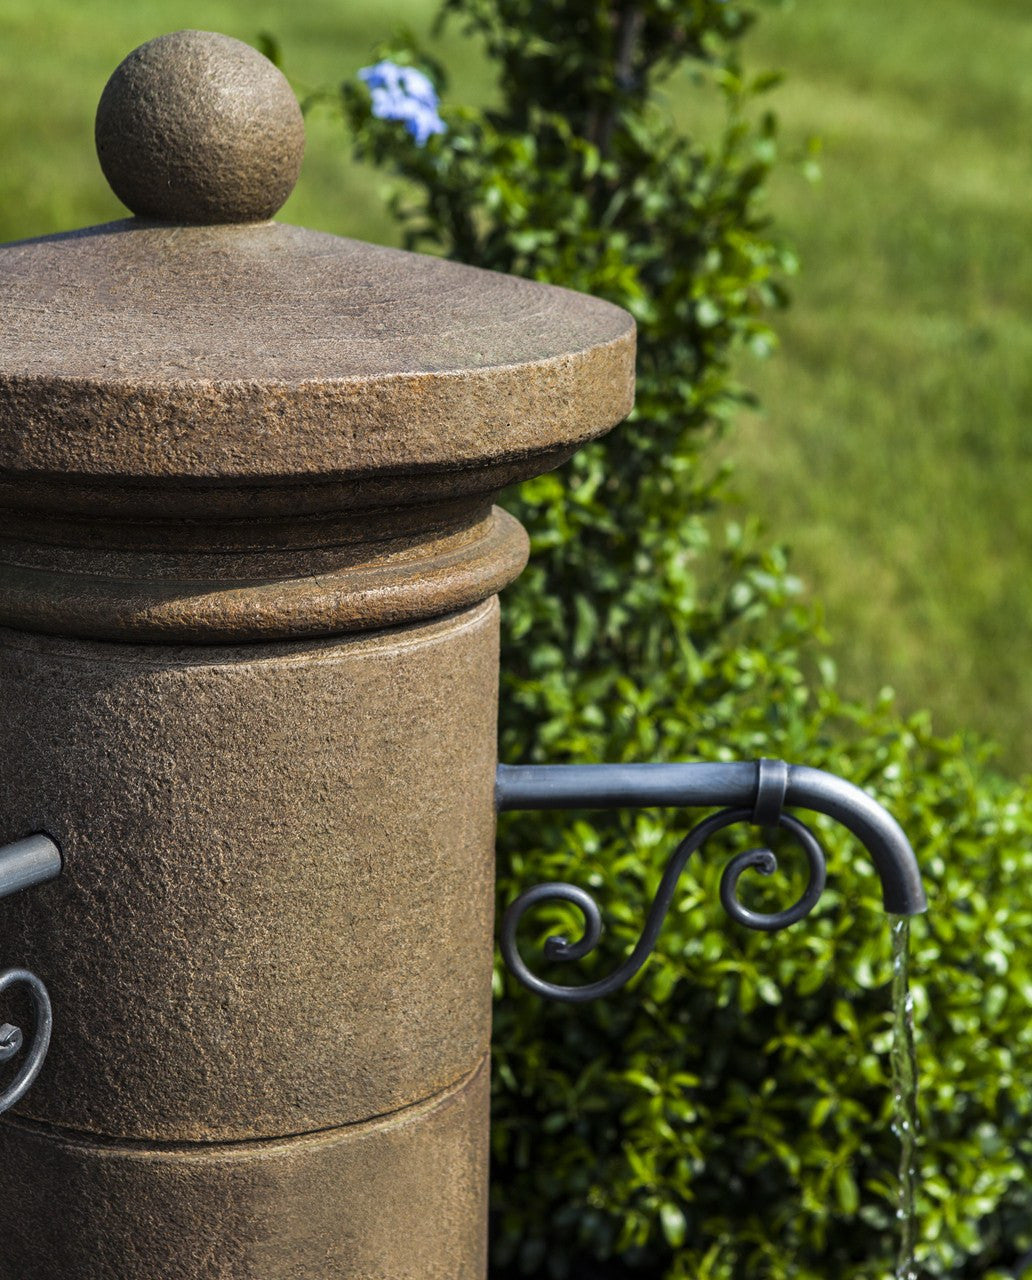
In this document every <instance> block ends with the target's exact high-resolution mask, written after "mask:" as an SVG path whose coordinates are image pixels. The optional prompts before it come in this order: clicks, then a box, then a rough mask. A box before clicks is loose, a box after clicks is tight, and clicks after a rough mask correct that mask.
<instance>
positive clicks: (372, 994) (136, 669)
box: [0, 601, 498, 1141]
mask: <svg viewBox="0 0 1032 1280" xmlns="http://www.w3.org/2000/svg"><path fill="white" fill-rule="evenodd" d="M497 619H498V607H497V604H496V603H495V602H493V601H492V602H489V603H487V604H484V605H480V606H478V607H477V608H475V609H473V610H470V611H467V612H464V613H459V614H455V615H452V616H451V617H449V618H446V619H443V620H440V621H436V622H431V623H427V624H424V625H421V626H413V627H410V628H406V629H401V630H396V631H387V632H375V633H373V634H371V635H369V636H367V637H354V638H352V639H344V640H339V641H323V642H317V643H309V644H285V645H271V644H269V645H259V646H251V647H247V648H234V647H225V648H207V647H202V646H192V647H189V648H181V649H166V648H159V647H154V648H152V647H148V646H141V645H132V646H130V645H99V644H88V643H79V642H75V641H67V640H52V639H47V638H44V637H34V636H28V635H22V634H19V633H16V632H10V631H6V632H0V715H2V719H3V722H4V725H5V730H4V733H3V735H0V776H2V777H3V779H4V806H3V821H2V826H0V841H4V840H7V839H9V838H12V837H13V836H14V835H19V834H23V833H24V832H25V831H32V830H41V831H46V832H48V833H49V834H50V835H51V836H52V837H53V838H54V839H55V840H56V841H57V842H58V844H59V845H60V847H61V850H62V853H63V855H64V862H65V866H64V871H63V873H62V875H61V876H60V877H59V879H57V880H56V881H54V882H53V884H51V885H48V886H45V887H43V888H41V889H39V890H37V891H34V892H33V893H31V894H28V893H27V894H22V895H20V896H18V897H12V898H8V899H5V900H3V901H0V937H2V938H3V939H4V955H5V956H16V957H17V958H18V961H19V963H21V964H25V965H27V966H28V967H29V968H32V969H33V970H34V971H35V972H37V973H39V974H40V975H41V976H43V977H44V979H45V981H46V983H47V985H48V987H49V988H50V992H51V997H52V1000H53V1003H54V1008H55V1011H56V1012H55V1019H56V1021H55V1033H54V1038H53V1041H52V1044H51V1050H50V1054H49V1057H48V1059H47V1062H46V1065H45V1066H44V1069H43V1073H42V1075H41V1076H40V1078H39V1080H38V1081H37V1083H36V1085H35V1087H34V1088H33V1089H32V1090H31V1091H30V1093H29V1094H28V1095H27V1097H26V1098H25V1099H24V1101H23V1102H22V1103H21V1104H20V1107H19V1114H22V1115H28V1116H32V1117H34V1118H36V1119H40V1120H45V1121H47V1122H48V1123H50V1124H56V1125H61V1126H64V1127H67V1128H70V1129H76V1130H89V1131H92V1132H95V1133H102V1134H107V1135H111V1136H115V1137H125V1138H137V1139H139V1138H157V1139H162V1140H166V1141H174V1140H182V1139H191V1140H195V1141H201V1140H204V1141H218V1140H231V1139H243V1138H252V1137H271V1136H276V1135H280V1134H293V1133H301V1132H306V1131H311V1130H315V1129H325V1128H329V1127H331V1126H333V1125H339V1124H344V1123H347V1122H350V1121H355V1120H362V1119H366V1118H368V1117H370V1116H374V1115H379V1114H382V1113H385V1112H388V1111H393V1110H396V1109H397V1108H398V1107H402V1106H405V1105H408V1104H410V1103H413V1102H417V1101H419V1100H420V1099H422V1098H425V1097H427V1096H429V1095H430V1094H433V1093H436V1092H438V1091H439V1090H441V1089H443V1088H445V1087H446V1086H447V1085H448V1084H450V1083H451V1082H452V1081H454V1080H456V1079H458V1078H459V1077H461V1076H463V1075H464V1074H466V1073H467V1072H468V1071H469V1070H470V1069H471V1068H472V1067H473V1065H474V1064H475V1063H476V1062H477V1060H478V1059H479V1058H480V1057H481V1056H482V1054H483V1053H484V1052H485V1051H486V1049H487V1046H488V1040H489V1036H490V1025H491V953H492V917H493V883H494V877H493V872H494V849H493V845H494V813H493V802H492V797H493V788H494V770H495V760H496V746H495V714H496V704H497V670H498V666H497V664H498V637H497Z"/></svg>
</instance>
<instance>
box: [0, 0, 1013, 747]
mask: <svg viewBox="0 0 1032 1280" xmlns="http://www.w3.org/2000/svg"><path fill="white" fill-rule="evenodd" d="M433 11H434V5H433V3H432V2H431V0H394V3H392V4H390V5H383V4H374V3H372V2H371V0H352V2H351V3H350V4H348V5H346V6H345V5H343V4H331V3H326V2H324V0H307V2H306V3H303V4H296V3H295V4H293V5H286V4H283V3H274V2H272V0H254V2H252V3H249V4H244V3H241V2H240V0H205V2H204V3H200V2H196V0H136V2H135V3H130V2H129V0H113V2H109V3H107V4H105V5H103V6H95V5H80V4H75V3H73V0H35V2H34V3H32V4H29V3H28V2H27V0H17V2H15V0H0V30H2V31H3V41H2V44H0V159H2V163H0V239H14V238H17V237H20V236H29V235H34V234H40V233H43V232H47V231H52V230H57V229H61V228H65V227H70V226H76V225H82V224H85V223H90V222H98V221H103V220H105V219H107V218H111V217H117V216H120V212H121V210H120V206H119V205H118V204H117V202H116V201H115V200H114V197H112V196H111V195H110V193H108V191H107V189H106V185H105V183H104V180H103V178H102V176H101V174H100V171H99V168H98V167H97V164H96V160H95V158H94V153H93V145H92V120H93V111H94V109H95V105H96V100H97V97H98V96H99V93H100V90H101V88H102V86H103V83H104V81H105V79H106V77H107V75H108V73H109V72H110V71H111V70H112V69H113V67H114V66H115V65H116V63H117V62H118V61H119V60H120V59H121V57H122V56H124V54H125V53H127V52H128V51H129V49H131V48H132V47H134V46H135V45H136V44H138V43H140V42H141V41H142V40H144V39H147V38H149V37H150V36H152V35H155V34H159V33H161V32H164V31H170V30H174V29H176V28H177V27H184V26H198V27H204V28H207V29H216V30H223V31H226V32H228V33H229V34H231V35H236V36H239V37H240V38H242V39H245V40H250V41H253V40H254V39H255V37H256V35H257V34H258V32H260V31H263V30H269V31H272V32H275V33H276V34H277V35H278V36H279V38H280V40H281V43H282V46H283V52H284V56H285V59H286V63H287V70H288V72H289V73H290V74H291V76H292V78H293V79H294V80H295V82H296V83H299V84H300V85H301V86H302V87H305V88H307V87H313V86H316V85H326V84H332V83H334V82H336V81H338V80H340V79H341V78H343V77H344V76H347V75H351V74H353V72H354V71H355V69H356V68H357V67H359V66H361V65H362V64H363V63H364V62H365V61H366V60H367V59H368V56H369V53H370V49H371V46H372V44H373V43H374V42H375V40H376V39H378V38H380V37H381V36H383V35H385V34H388V33H389V30H390V27H391V26H392V25H397V24H399V23H407V24H409V25H410V26H412V27H413V28H415V29H416V30H417V31H423V32H425V31H426V30H427V29H428V27H429V25H430V21H431V17H432V14H433ZM1028 19H1029V8H1028V0H938V3H936V4H935V5H934V6H929V5H928V4H927V3H926V0H897V3H896V4H894V5H892V6H891V7H890V6H885V5H880V4H855V3H854V4H848V3H846V0H805V3H802V2H801V3H799V4H798V5H797V6H795V7H790V8H785V9H782V10H780V11H774V12H772V13H771V14H769V15H765V16H764V18H763V20H762V21H761V23H760V25H759V27H758V29H757V33H756V36H755V38H754V39H753V40H752V61H753V63H754V64H755V65H756V66H757V67H758V68H759V67H765V66H778V67H783V68H784V69H785V70H786V71H787V73H788V80H787V83H786V86H785V87H784V88H783V89H781V90H779V91H778V93H777V94H776V95H775V96H774V99H773V105H774V106H775V107H776V108H777V110H778V111H779V113H780V114H781V116H782V119H783V122H784V133H785V137H786V140H787V142H788V144H789V147H790V148H792V147H801V145H802V142H803V140H804V139H805V137H806V136H807V135H810V134H815V133H816V134H819V135H821V136H822V137H823V139H824V146H825V151H824V159H823V168H824V179H823V181H822V183H821V184H819V185H818V186H817V187H810V186H808V185H807V184H806V183H805V182H804V181H803V180H802V179H801V178H800V177H798V176H796V175H794V174H792V173H785V174H783V175H782V177H781V179H780V180H779V181H778V183H777V184H776V186H775V188H774V191H773V193H772V209H773V211H774V213H775V215H776V219H777V222H778V223H779V224H780V226H781V227H782V228H783V230H784V233H785V236H786V238H787V239H789V240H790V241H792V242H794V243H795V244H796V245H797V246H798V248H799V250H800V254H801V257H802V260H803V271H802V274H801V276H800V278H799V280H798V282H797V284H796V286H795V299H796V300H795V306H794V308H793V310H792V311H791V312H790V313H789V314H788V315H787V316H786V317H785V318H784V320H783V321H782V322H781V329H782V333H783V349H782V352H781V354H780V355H779V356H778V357H776V358H775V359H774V360H773V361H771V362H770V363H769V364H767V365H766V366H764V367H762V368H759V369H757V368H756V367H754V366H750V367H749V368H748V369H747V370H746V374H747V377H748V379H749V380H750V381H751V382H752V383H753V384H754V385H757V386H758V388H759V390H760V393H761V396H762V399H763V401H764V405H765V407H764V410H763V412H762V413H761V414H759V415H751V416H747V417H746V418H745V419H744V420H743V421H742V422H741V423H740V425H739V427H738V428H737V430H736V431H735V432H734V433H733V435H732V438H731V441H730V443H729V445H728V446H727V448H728V452H729V454H730V456H732V457H733V458H734V459H735V460H736V461H737V462H738V466H739V479H738V482H737V488H738V490H739V492H740V493H741V495H742V500H743V503H744V504H745V505H747V506H748V507H749V508H750V509H754V510H757V511H759V512H760V513H761V514H762V515H763V516H764V517H765V519H766V521H767V523H768V526H769V528H770V530H771V532H772V534H773V535H774V536H776V537H777V538H778V539H780V540H784V541H787V542H789V543H791V544H792V545H793V546H794V548H795V560H796V567H797V569H798V570H799V572H800V573H801V574H802V576H803V577H804V579H805V580H807V581H808V582H809V583H811V584H812V587H813V590H814V593H815V595H816V596H817V597H818V598H820V599H822V600H823V601H824V604H825V617H826V621H827V624H828V626H829V628H830V629H831V631H832V633H833V635H834V636H835V638H836V643H837V649H838V652H839V655H840V666H841V668H842V671H843V677H844V680H845V682H846V684H847V686H848V687H849V688H851V689H852V690H853V691H854V692H857V693H859V694H861V695H862V696H873V694H874V693H875V691H876V690H877V689H878V688H879V687H880V686H882V685H884V684H891V685H893V686H894V687H895V688H896V689H897V690H898V691H899V693H900V696H901V699H902V701H903V703H904V704H905V705H906V706H908V707H916V706H918V705H928V706H930V707H931V708H932V709H933V711H934V712H935V713H936V720H937V723H938V724H939V726H940V727H941V728H942V729H944V730H946V729H952V728H955V727H974V728H978V729H982V730H985V731H988V732H989V733H991V734H992V735H993V736H996V737H999V738H1000V739H1001V740H1002V741H1003V742H1004V743H1005V746H1006V750H1007V760H1008V762H1009V763H1010V764H1011V765H1012V766H1013V767H1015V768H1017V769H1021V770H1026V769H1028V768H1029V766H1030V762H1032V717H1030V715H1029V714H1028V712H1029V709H1030V708H1032V662H1030V661H1029V657H1028V655H1029V653H1030V651H1032V502H1030V501H1029V500H1028V498H1027V493H1028V490H1029V488H1030V483H1032V433H1029V432H1028V430H1027V429H1026V422H1025V420H1026V419H1027V418H1028V417H1029V416H1030V411H1032V252H1030V251H1029V244H1028V240H1029V232H1028V226H1029V212H1028V210H1029V207H1030V197H1032V180H1030V166H1029V161H1028V141H1027V134H1028V121H1029V119H1030V118H1032V76H1030V75H1029V73H1028V67H1029V66H1030V65H1032V23H1030V22H1029V20H1028ZM439 48H440V51H441V52H442V53H443V55H444V56H445V58H446V60H447V61H448V63H449V64H450V65H451V66H452V68H453V69H454V72H455V85H454V94H455V96H456V97H460V98H461V97H472V98H474V99H480V98H482V97H483V96H484V94H485V93H487V92H488V91H489V86H488V82H487V79H486V74H485V69H484V65H483V61H482V59H481V58H480V56H479V53H478V51H477V50H476V49H475V48H472V47H470V46H469V45H468V43H467V42H465V41H464V40H463V39H462V37H461V36H459V35H458V34H457V33H456V32H452V33H451V34H450V35H449V36H448V38H447V39H446V40H445V41H444V42H443V43H442V44H441V45H440V46H439ZM697 101H698V98H697V96H696V94H695V93H694V92H693V91H692V90H690V89H689V88H688V87H687V86H680V87H678V86H675V87H674V88H673V90H672V103H673V106H674V108H675V110H676V111H677V113H678V115H679V116H680V117H681V118H682V119H684V120H685V121H686V122H690V121H691V119H692V118H693V113H694V112H695V111H696V105H695V104H696V102H697ZM383 186H384V182H383V179H382V178H381V177H380V176H379V175H376V174H373V173H370V172H369V171H367V170H363V169H361V168H360V167H357V166H355V165H353V164H352V163H351V162H350V161H349V160H348V158H347V155H346V139H345V138H344V136H343V133H342V130H341V126H340V125H339V123H337V122H336V121H334V120H332V119H331V118H330V117H329V116H328V115H319V114H316V115H315V116H314V117H313V118H311V119H310V122H309V148H308V156H307V158H306V162H305V169H304V171H303V173H302V178H301V182H300V184H299V189H298V191H297V193H296V194H295V195H294V196H293V197H292V198H291V200H290V202H289V203H288V204H287V206H286V208H285V210H284V213H283V217H284V218H286V219H287V220H289V221H293V222H299V223H304V224H307V225H309V226H314V227H319V228H324V229H327V230H332V231H336V232H339V233H342V234H349V235H358V236H362V237H364V238H367V239H375V240H381V241H388V242H391V241H394V240H395V239H396V235H395V231H394V228H393V226H392V225H391V223H390V221H389V219H388V217H387V215H386V214H385V212H384V210H383V205H382V202H381V199H380V193H381V190H382V188H383Z"/></svg>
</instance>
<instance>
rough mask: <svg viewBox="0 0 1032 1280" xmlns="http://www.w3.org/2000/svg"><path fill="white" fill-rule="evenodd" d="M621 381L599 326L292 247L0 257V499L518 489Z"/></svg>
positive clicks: (593, 424)
mask: <svg viewBox="0 0 1032 1280" xmlns="http://www.w3.org/2000/svg"><path fill="white" fill-rule="evenodd" d="M633 378H634V322H633V320H632V319H631V317H630V316H629V315H628V314H627V313H626V312H625V311H622V310H620V308H618V307H614V306H612V305H611V304H609V303H606V302H601V301H598V300H597V299H594V298H587V297H584V296H583V295H580V294H575V293H571V292H570V291H569V290H565V289H557V288H553V287H551V286H548V285H542V284H537V283H534V282H532V281H527V280H518V279H515V278H513V277H510V276H503V275H499V274H497V273H495V272H490V271H481V270H478V269H477V268H474V267H467V266H462V265H460V264H458V263H454V262H445V261H443V260H441V259H439V258H431V257H426V256H424V255H419V254H411V253H403V252H401V251H400V250H397V249H384V248H380V247H376V246H371V245H364V244H360V243H358V242H357V241H354V240H345V239H341V238H338V237H335V236H329V235H324V234H321V233H317V232H312V231H304V230H300V229H299V228H296V227H290V226H282V225H279V224H265V225H260V226H237V227H167V226H155V225H153V224H146V223H142V224H136V223H133V222H121V223H111V224H109V225H107V226H103V227H95V228H91V229H88V230H86V231H80V232H72V233H70V234H67V235H59V236H50V237H47V238H45V239H42V240H35V241H25V242H22V243H20V244H14V245H7V246H4V247H0V477H14V476H20V477H31V476H50V475H53V474H60V473H70V474H71V475H74V476H77V477H80V478H84V477H88V476H93V477H104V478H129V479H132V478H136V479H141V480H143V479H145V480H148V481H149V482H151V483H153V481H154V480H155V479H162V480H165V481H168V480H169V479H172V478H175V477H188V478H193V479H202V480H204V479H207V480H209V481H211V480H216V479H217V480H219V481H221V483H222V484H223V485H226V484H227V482H228V481H230V480H237V481H240V482H245V481H247V480H253V479H256V478H259V479H262V478H263V479H264V480H265V481H266V482H269V481H283V480H284V479H286V478H288V477H292V478H293V480H294V482H295V483H297V481H299V480H301V479H303V478H306V477H307V478H317V477H327V478H329V477H339V476H357V475H361V476H366V475H369V476H382V475H384V474H412V473H413V472H419V473H421V474H425V475H426V476H427V480H426V483H427V484H428V485H430V486H431V487H432V486H433V483H434V481H433V476H434V474H435V473H436V472H438V471H441V470H448V469H456V468H461V469H463V470H469V469H472V468H476V467H481V466H485V467H490V466H492V465H497V464H499V463H502V462H506V461H508V462H509V463H512V464H518V465H517V466H516V468H515V469H516V470H518V472H519V473H520V474H522V475H524V476H527V475H533V474H537V472H538V471H539V470H541V469H546V468H547V467H548V466H549V465H552V466H554V465H556V463H557V462H558V461H560V460H561V457H562V456H563V450H565V454H566V456H568V454H569V453H571V452H572V451H573V449H574V448H575V447H576V446H577V445H578V444H581V443H583V442H584V441H586V440H588V439H591V438H593V437H595V436H598V435H601V434H602V433H603V432H605V431H607V430H608V429H609V428H610V427H612V426H613V425H615V423H617V422H619V421H620V419H621V418H623V417H624V416H625V415H626V413H627V412H628V410H629V409H630V406H631V401H632V389H633ZM539 457H541V458H544V459H545V461H544V464H543V465H542V466H539V463H538V458H539Z"/></svg>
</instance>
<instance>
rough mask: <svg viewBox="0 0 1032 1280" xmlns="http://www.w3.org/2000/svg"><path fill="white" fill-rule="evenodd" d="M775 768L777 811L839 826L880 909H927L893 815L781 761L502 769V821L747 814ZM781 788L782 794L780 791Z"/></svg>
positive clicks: (826, 777) (827, 776) (830, 778)
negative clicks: (663, 812) (582, 815)
mask: <svg viewBox="0 0 1032 1280" xmlns="http://www.w3.org/2000/svg"><path fill="white" fill-rule="evenodd" d="M771 766H774V769H775V771H776V776H777V781H776V783H775V784H774V785H776V786H777V788H778V790H779V793H780V794H779V800H780V803H781V804H783V805H784V807H786V808H795V809H809V810H811V811H812V812H814V813H822V814H825V815H826V816H827V817H829V818H833V819H834V820H835V821H836V822H840V823H841V824H842V825H843V826H844V827H846V828H847V829H848V830H849V831H851V832H852V833H853V835H855V836H856V838H857V839H858V840H859V841H860V843H861V844H862V845H863V847H864V848H865V849H866V850H867V852H868V853H869V854H870V856H871V859H872V861H873V862H874V865H875V868H876V870H877V872H878V875H879V877H880V879H881V885H882V902H883V903H884V906H885V910H886V911H888V912H890V913H891V914H893V915H901V916H913V915H920V914H921V913H922V912H924V911H927V909H928V900H927V898H926V896H925V891H924V886H923V885H922V883H921V871H920V868H919V867H918V864H917V858H916V857H915V856H914V851H913V849H912V848H911V846H910V841H909V840H908V839H907V837H906V835H905V834H904V832H903V829H902V828H901V827H900V825H899V823H898V822H897V821H896V819H895V818H893V817H892V815H891V814H890V813H889V812H888V810H886V809H885V808H883V807H882V806H881V805H880V804H879V803H878V802H877V801H876V800H874V799H873V798H872V797H871V796H869V795H868V794H867V793H866V792H865V791H861V790H860V788H859V787H856V786H854V785H853V783H851V782H847V781H846V780H845V779H844V778H839V777H837V776H836V775H835V774H832V773H826V772H825V771H824V770H822V769H812V768H810V767H809V766H808V765H799V764H793V765H786V764H783V763H782V762H781V761H758V760H749V761H741V762H737V763H734V764H708V763H686V764H587V765H580V764H573V765H566V764H556V765H550V764H546V765H505V764H502V765H499V766H498V772H497V776H496V785H495V801H496V805H497V808H498V811H499V812H500V813H502V812H507V811H509V810H515V809H650V808H668V807H669V808H711V807H713V806H718V805H719V806H727V807H731V808H743V809H750V810H752V811H753V813H754V814H755V813H756V812H757V808H758V806H759V804H760V802H761V800H763V801H764V803H769V799H770V798H769V795H767V796H766V797H764V796H763V794H762V793H763V792H764V790H765V789H767V790H769V786H770V785H771V783H770V779H769V778H765V769H766V770H767V771H768V773H770V772H771V770H770V767H771ZM782 787H783V790H781V788H782Z"/></svg>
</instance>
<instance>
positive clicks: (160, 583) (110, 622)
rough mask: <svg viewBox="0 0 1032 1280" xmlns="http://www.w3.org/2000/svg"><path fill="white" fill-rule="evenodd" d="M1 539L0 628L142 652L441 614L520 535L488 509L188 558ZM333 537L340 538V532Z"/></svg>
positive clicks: (504, 575)
mask: <svg viewBox="0 0 1032 1280" xmlns="http://www.w3.org/2000/svg"><path fill="white" fill-rule="evenodd" d="M92 532H93V533H94V546H93V547H92V548H89V549H77V548H73V547H68V546H61V545H58V546H54V545H46V544H44V545H40V544H38V543H29V542H26V541H15V540H14V539H10V538H3V537H2V536H0V625H4V626H9V627H17V628H20V629H23V630H31V631H41V632H44V633H47V634H50V635H73V636H88V637H94V638H98V639H106V640H136V641H146V642H150V643H173V644H174V643H177V642H179V641H182V640H189V641H191V642H195V643H205V644H206V643H220V642H223V641H235V642H240V641H248V640H279V639H289V638H302V637H306V636H328V635H338V634H340V633H341V632H344V631H365V630H369V629H372V628H377V627H385V626H395V625H397V624H399V623H404V622H409V621H412V620H414V619H419V618H424V617H426V616H427V615H428V614H430V615H435V614H436V615H440V614H444V613H449V612H452V611H454V610H457V609H462V608H464V607H466V606H468V605H471V604H474V603H477V602H479V601H481V600H483V599H484V597H485V596H487V595H491V594H493V593H494V592H496V591H498V590H500V589H501V588H502V587H504V586H505V585H506V584H507V583H509V582H511V581H512V580H513V578H515V577H516V575H517V574H518V573H519V572H520V571H521V570H522V568H523V566H524V565H525V564H526V561H527V536H526V534H525V533H524V531H523V528H522V526H521V525H519V524H518V523H517V522H516V521H515V520H513V518H512V517H511V516H509V515H506V513H505V512H504V511H501V510H500V509H498V508H497V507H496V508H495V509H494V510H493V512H489V513H488V514H487V515H486V516H484V518H483V519H481V520H478V521H473V522H471V523H470V524H468V525H467V524H465V523H463V524H460V525H459V527H458V528H454V527H445V528H444V529H441V530H438V531H431V530H429V529H426V530H424V531H423V533H422V535H416V536H411V535H410V536H409V537H398V538H397V539H394V540H391V541H388V542H386V543H382V542H381V543H374V544H372V545H369V544H363V543H358V544H354V543H345V544H344V545H343V546H340V545H337V546H334V545H330V546H317V547H312V548H304V549H302V548H294V549H292V550H291V551H290V552H284V551H282V550H269V551H265V552H254V551H250V552H244V553H236V554H231V553H224V554H222V555H219V554H216V553H215V552H214V550H213V551H211V552H208V553H207V554H201V555H198V554H197V553H196V551H194V552H193V553H189V554H186V553H180V554H176V553H174V552H165V553H155V552H140V551H132V552H126V551H123V550H115V549H109V550H102V549H101V548H100V547H99V546H97V545H96V544H97V542H99V536H98V535H99V533H100V530H99V529H98V527H97V525H94V526H92ZM338 536H339V535H338Z"/></svg>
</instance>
